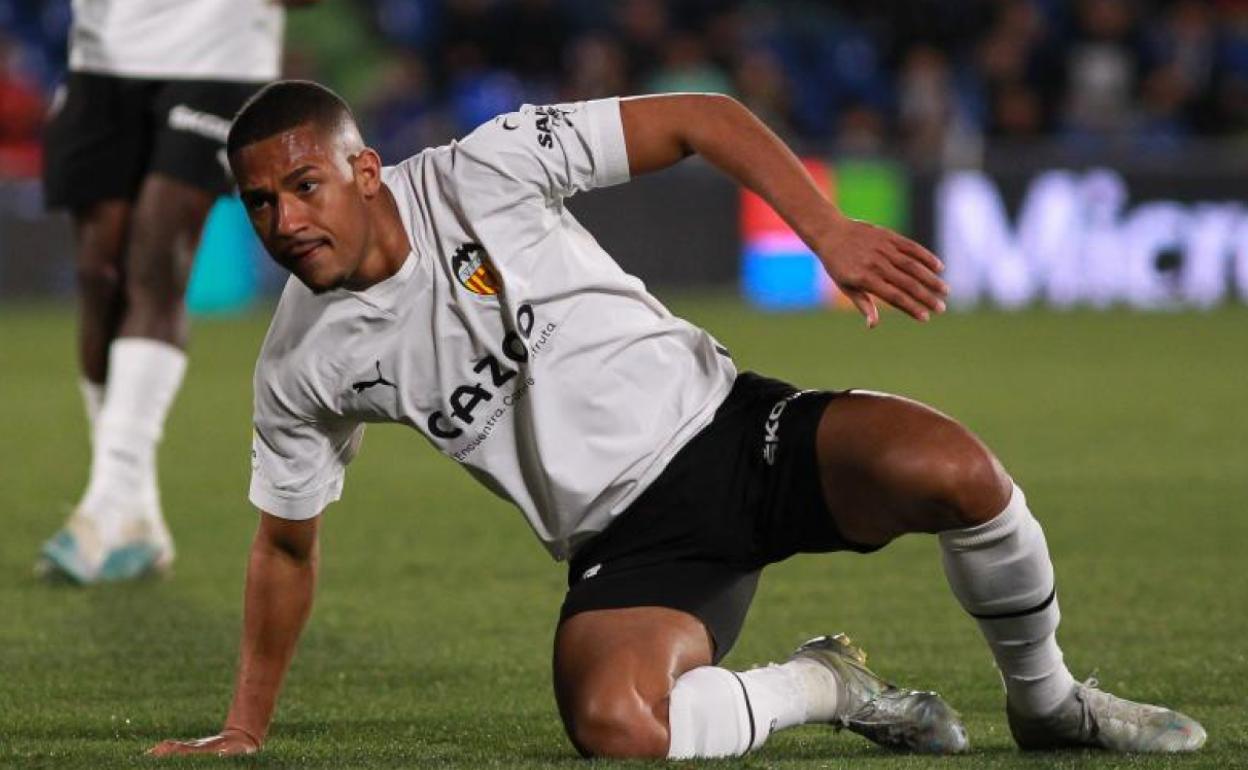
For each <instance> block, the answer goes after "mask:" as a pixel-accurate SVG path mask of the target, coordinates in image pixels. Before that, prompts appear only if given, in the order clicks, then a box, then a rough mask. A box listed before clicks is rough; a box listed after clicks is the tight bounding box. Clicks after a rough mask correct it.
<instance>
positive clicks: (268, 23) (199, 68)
mask: <svg viewBox="0 0 1248 770" xmlns="http://www.w3.org/2000/svg"><path fill="white" fill-rule="evenodd" d="M285 20H286V16H285V11H284V9H283V8H282V5H281V3H279V2H278V1H277V0H73V23H72V25H71V26H70V32H69V68H70V69H71V70H73V71H74V72H94V73H100V74H106V75H120V76H123V77H133V78H150V79H153V80H176V79H185V80H225V81H236V82H245V83H261V82H265V81H269V80H273V79H274V78H276V77H277V74H278V69H279V65H280V59H281V53H282V28H283V26H284V24H285Z"/></svg>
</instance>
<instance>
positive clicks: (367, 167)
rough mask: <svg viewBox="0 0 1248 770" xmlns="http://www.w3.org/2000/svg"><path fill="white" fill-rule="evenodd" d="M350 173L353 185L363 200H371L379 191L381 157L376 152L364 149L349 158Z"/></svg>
mask: <svg viewBox="0 0 1248 770" xmlns="http://www.w3.org/2000/svg"><path fill="white" fill-rule="evenodd" d="M350 160H351V172H352V174H353V175H354V177H355V184H356V185H357V186H358V187H359V189H360V192H361V193H362V194H363V195H364V197H365V198H371V197H373V196H374V195H376V194H377V191H378V190H380V189H381V156H380V155H378V154H377V151H376V150H373V149H372V148H369V147H365V148H364V149H362V150H360V151H359V152H357V153H356V154H355V155H352V156H351V159H350Z"/></svg>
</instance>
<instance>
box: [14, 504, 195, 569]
mask: <svg viewBox="0 0 1248 770" xmlns="http://www.w3.org/2000/svg"><path fill="white" fill-rule="evenodd" d="M173 558H174V548H173V538H172V537H171V536H170V534H169V529H168V528H167V527H166V526H165V523H164V520H163V519H162V518H160V517H159V515H157V516H155V517H153V516H147V515H144V516H137V517H132V518H131V520H130V521H129V522H127V523H126V524H125V525H124V526H123V527H122V530H121V536H120V538H119V539H118V542H117V543H116V544H111V545H105V544H104V543H103V541H102V540H101V538H100V535H99V528H98V526H97V524H96V523H95V521H93V520H91V519H89V518H87V517H86V516H83V515H82V513H81V511H75V512H74V514H73V515H72V516H70V518H69V521H67V522H66V523H65V526H64V527H62V528H61V529H60V530H58V531H57V533H56V534H55V535H53V536H52V537H51V538H50V539H49V540H48V541H47V542H45V543H44V544H43V547H42V548H41V549H40V550H39V558H38V560H37V561H36V562H35V574H37V575H39V576H40V577H45V578H49V579H58V578H59V579H68V580H70V581H72V582H74V583H77V584H79V585H94V584H96V583H110V582H118V581H125V580H135V579H138V578H143V577H148V576H159V575H165V574H168V573H169V571H170V570H171V569H172V567H173Z"/></svg>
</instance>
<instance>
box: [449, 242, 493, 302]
mask: <svg viewBox="0 0 1248 770" xmlns="http://www.w3.org/2000/svg"><path fill="white" fill-rule="evenodd" d="M451 271H452V272H454V273H455V278H456V279H457V280H458V281H459V282H460V283H461V284H463V286H464V288H465V289H467V290H468V291H470V292H472V293H473V294H481V295H484V296H493V295H495V294H498V292H499V291H500V290H501V289H502V282H501V281H500V280H499V279H498V273H496V272H494V268H493V266H491V265H490V262H489V255H488V254H486V253H485V249H484V248H483V247H482V246H481V244H479V243H465V244H464V245H463V246H460V247H459V248H458V249H455V254H454V256H452V257H451Z"/></svg>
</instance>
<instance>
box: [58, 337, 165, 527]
mask: <svg viewBox="0 0 1248 770" xmlns="http://www.w3.org/2000/svg"><path fill="white" fill-rule="evenodd" d="M185 372H186V354H185V353H183V352H182V351H181V350H179V349H178V348H176V347H174V346H173V345H169V344H167V343H164V342H158V341H156V340H150V339H144V338H140V337H123V338H119V339H117V340H114V341H113V344H112V345H111V346H110V347H109V351H108V385H107V387H106V389H105V397H104V405H103V407H102V408H101V409H100V413H99V416H98V417H97V418H96V421H95V440H94V446H93V447H92V453H91V476H90V480H89V481H88V483H87V491H86V494H85V495H84V496H83V499H82V502H81V503H80V504H79V510H80V511H81V513H82V515H84V516H86V517H88V518H90V519H93V520H94V521H95V523H96V525H97V528H98V530H99V534H100V538H101V540H103V541H104V543H106V544H111V543H113V542H116V539H117V538H118V536H119V535H120V533H121V531H122V528H123V527H124V525H125V524H126V523H127V521H128V518H129V516H131V515H132V514H135V513H142V514H143V515H148V516H155V517H159V516H160V507H159V503H158V501H157V500H156V499H154V496H155V495H156V445H157V443H158V442H159V441H160V437H161V434H162V433H163V431H164V425H165V416H166V415H167V414H168V412H169V407H170V405H171V404H172V403H173V398H174V396H175V395H177V392H178V387H179V386H180V385H181V383H182V375H183V374H184V373H185Z"/></svg>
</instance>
